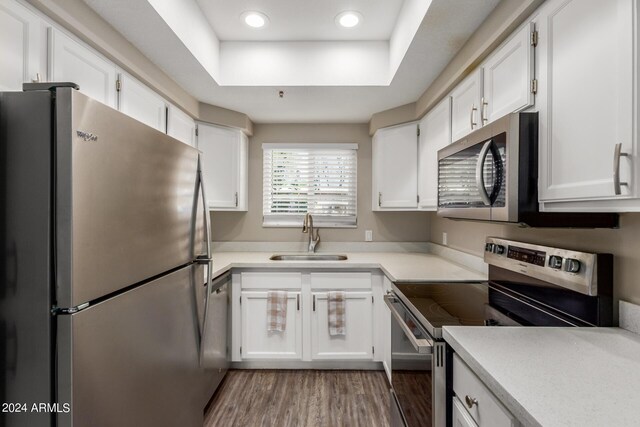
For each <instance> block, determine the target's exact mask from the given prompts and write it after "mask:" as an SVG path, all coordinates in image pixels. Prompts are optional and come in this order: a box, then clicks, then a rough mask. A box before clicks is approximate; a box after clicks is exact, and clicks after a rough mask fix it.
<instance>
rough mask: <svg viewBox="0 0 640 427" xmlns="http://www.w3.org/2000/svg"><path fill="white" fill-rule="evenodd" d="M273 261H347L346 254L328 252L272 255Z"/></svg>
mask: <svg viewBox="0 0 640 427" xmlns="http://www.w3.org/2000/svg"><path fill="white" fill-rule="evenodd" d="M269 259H270V260H272V261H345V260H346V259H347V256H346V255H327V254H292V255H272V256H271V258H269Z"/></svg>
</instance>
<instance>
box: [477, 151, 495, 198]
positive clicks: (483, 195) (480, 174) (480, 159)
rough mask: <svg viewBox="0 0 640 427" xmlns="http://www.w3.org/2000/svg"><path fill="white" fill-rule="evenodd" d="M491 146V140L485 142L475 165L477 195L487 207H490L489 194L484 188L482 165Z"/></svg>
mask: <svg viewBox="0 0 640 427" xmlns="http://www.w3.org/2000/svg"><path fill="white" fill-rule="evenodd" d="M491 144H493V140H491V141H487V142H485V144H484V146H482V150H480V155H479V156H478V164H477V165H476V185H477V186H478V193H479V194H480V198H481V199H482V201H483V202H484V204H485V205H487V206H491V198H490V197H489V193H487V188H486V187H485V186H484V164H485V162H486V161H487V154H489V150H490V149H491Z"/></svg>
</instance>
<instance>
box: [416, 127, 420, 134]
mask: <svg viewBox="0 0 640 427" xmlns="http://www.w3.org/2000/svg"><path fill="white" fill-rule="evenodd" d="M417 127H418V132H417V134H418V136H420V125H418V126H417Z"/></svg>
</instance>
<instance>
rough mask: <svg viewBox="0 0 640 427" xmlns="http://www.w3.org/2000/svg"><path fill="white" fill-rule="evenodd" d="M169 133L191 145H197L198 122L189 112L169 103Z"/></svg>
mask: <svg viewBox="0 0 640 427" xmlns="http://www.w3.org/2000/svg"><path fill="white" fill-rule="evenodd" d="M167 134H168V135H169V136H172V137H174V138H175V139H177V140H179V141H182V142H184V143H185V144H189V145H193V146H195V145H196V122H195V121H194V120H193V119H192V118H191V116H189V115H188V114H187V113H184V112H183V111H182V110H181V109H179V108H178V107H176V106H175V105H173V104H169V111H168V113H167Z"/></svg>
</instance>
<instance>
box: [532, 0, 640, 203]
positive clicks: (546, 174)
mask: <svg viewBox="0 0 640 427" xmlns="http://www.w3.org/2000/svg"><path fill="white" fill-rule="evenodd" d="M636 7H637V6H636V5H635V2H634V1H633V0H610V1H601V0H550V1H548V2H547V3H545V4H544V5H543V7H542V9H541V11H540V14H539V16H538V20H539V24H538V28H539V43H538V57H539V64H538V66H539V70H540V71H539V74H540V75H539V83H538V87H539V92H538V101H537V103H538V105H539V111H540V123H541V126H540V180H539V197H540V201H541V202H543V203H544V205H543V209H544V210H546V211H552V210H557V211H624V210H638V208H640V204H639V203H638V202H637V197H638V195H639V193H638V184H639V182H640V181H639V177H638V173H637V171H638V167H637V157H636V156H637V146H636V144H637V139H636V138H637V135H636V132H635V130H634V129H635V127H636V126H637V123H636V120H637V116H636V115H637V108H636V106H637V94H638V92H637V73H638V68H637V63H636V60H637V56H638V55H637V54H638V51H637V39H636V38H635V37H636V36H635V30H634V21H635V19H636V17H635V15H636V13H637V10H636ZM618 149H619V151H617V150H618ZM618 153H620V155H619V156H617V155H616V154H618ZM624 154H629V155H624ZM618 167H619V173H618V174H616V171H617V170H618ZM634 171H635V172H634ZM617 183H619V184H620V186H619V189H618V188H616V187H617V185H616V184H617ZM617 190H619V191H617ZM634 198H636V199H635V200H634Z"/></svg>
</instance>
